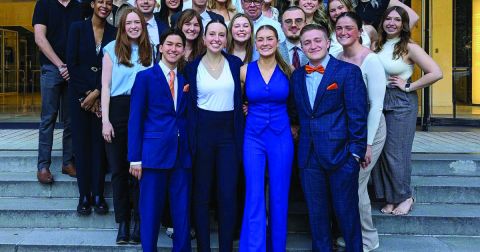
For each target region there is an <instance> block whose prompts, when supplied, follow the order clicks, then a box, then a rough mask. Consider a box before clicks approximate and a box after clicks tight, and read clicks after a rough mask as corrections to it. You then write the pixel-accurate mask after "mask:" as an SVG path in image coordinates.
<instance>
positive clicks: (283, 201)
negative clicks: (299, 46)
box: [240, 61, 293, 252]
mask: <svg viewBox="0 0 480 252" xmlns="http://www.w3.org/2000/svg"><path fill="white" fill-rule="evenodd" d="M245 92H246V96H247V99H248V115H247V121H246V126H245V138H244V145H243V152H244V168H245V179H246V198H245V211H244V216H243V222H242V231H241V235H240V251H241V252H244V251H248V252H252V251H266V250H267V247H268V250H269V251H270V250H271V251H275V252H276V251H285V248H286V242H287V241H286V238H287V213H288V192H289V188H290V175H291V171H292V162H293V139H292V133H291V131H290V122H289V117H288V114H287V100H288V95H289V80H288V78H287V76H286V75H285V74H284V73H283V72H282V71H281V69H280V68H279V66H278V65H277V67H276V68H275V70H274V72H273V75H272V77H271V79H270V81H269V83H265V80H264V79H263V78H262V75H261V73H260V69H259V68H258V64H257V61H255V62H252V63H250V64H248V67H247V76H246V80H245ZM267 164H268V179H269V185H270V190H269V219H268V230H269V231H268V234H269V235H268V240H267V226H266V225H267V223H266V208H265V171H266V169H265V168H266V167H267Z"/></svg>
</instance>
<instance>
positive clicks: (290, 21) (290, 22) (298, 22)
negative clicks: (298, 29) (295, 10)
mask: <svg viewBox="0 0 480 252" xmlns="http://www.w3.org/2000/svg"><path fill="white" fill-rule="evenodd" d="M283 22H284V23H285V24H286V25H287V26H292V25H293V22H294V20H293V19H285V20H283ZM303 23H305V19H303V18H295V25H296V26H300V25H301V24H303Z"/></svg>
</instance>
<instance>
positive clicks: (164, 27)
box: [153, 15, 170, 36]
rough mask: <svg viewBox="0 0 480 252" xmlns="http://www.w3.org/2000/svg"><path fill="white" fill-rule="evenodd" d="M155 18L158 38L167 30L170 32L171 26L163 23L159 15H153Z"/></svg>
mask: <svg viewBox="0 0 480 252" xmlns="http://www.w3.org/2000/svg"><path fill="white" fill-rule="evenodd" d="M153 18H155V21H156V22H157V27H158V36H162V33H163V32H164V31H165V30H168V29H169V28H170V26H168V24H167V23H165V22H163V21H162V20H161V19H160V17H159V16H158V15H153Z"/></svg>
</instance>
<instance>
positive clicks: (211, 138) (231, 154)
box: [193, 110, 239, 252]
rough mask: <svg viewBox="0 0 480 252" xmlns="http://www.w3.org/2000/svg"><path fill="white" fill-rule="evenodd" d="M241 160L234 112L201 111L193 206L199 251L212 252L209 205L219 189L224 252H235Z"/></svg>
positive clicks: (220, 236) (219, 212) (221, 243)
mask: <svg viewBox="0 0 480 252" xmlns="http://www.w3.org/2000/svg"><path fill="white" fill-rule="evenodd" d="M238 172H239V160H238V157H237V151H236V146H235V138H234V127H233V112H211V111H205V110H200V112H199V117H198V128H197V146H196V153H195V164H194V169H193V204H194V216H195V218H194V219H195V231H196V234H197V247H198V251H200V252H202V251H210V223H209V221H210V218H209V203H210V196H211V190H212V187H213V184H214V183H215V185H216V189H217V193H216V195H217V203H218V222H219V227H218V230H219V232H218V236H219V237H218V240H219V250H220V251H229V252H230V251H232V249H233V236H234V231H235V224H236V221H237V184H238Z"/></svg>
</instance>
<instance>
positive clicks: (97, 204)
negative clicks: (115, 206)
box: [93, 196, 108, 215]
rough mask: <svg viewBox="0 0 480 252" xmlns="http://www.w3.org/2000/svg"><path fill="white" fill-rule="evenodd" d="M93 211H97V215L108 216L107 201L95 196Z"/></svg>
mask: <svg viewBox="0 0 480 252" xmlns="http://www.w3.org/2000/svg"><path fill="white" fill-rule="evenodd" d="M93 209H95V213H96V214H101V215H104V214H107V213H108V205H107V202H106V201H105V198H103V197H101V196H95V198H94V201H93Z"/></svg>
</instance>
